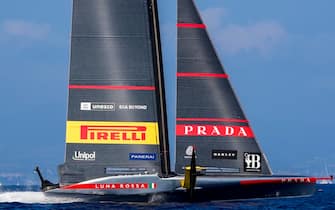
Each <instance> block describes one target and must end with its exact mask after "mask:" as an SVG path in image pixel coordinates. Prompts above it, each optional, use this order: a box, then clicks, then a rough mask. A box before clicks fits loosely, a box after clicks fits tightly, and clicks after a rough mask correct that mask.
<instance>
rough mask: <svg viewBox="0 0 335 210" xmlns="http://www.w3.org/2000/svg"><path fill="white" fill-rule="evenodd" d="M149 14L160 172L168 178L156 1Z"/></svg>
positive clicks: (167, 146)
mask: <svg viewBox="0 0 335 210" xmlns="http://www.w3.org/2000/svg"><path fill="white" fill-rule="evenodd" d="M149 13H150V16H149V18H150V21H151V23H152V24H151V33H152V36H153V37H152V39H153V57H154V59H153V62H154V65H155V67H156V71H154V74H155V76H156V78H157V79H156V80H155V83H156V86H157V87H158V91H157V92H156V97H157V100H158V104H157V106H159V107H158V109H157V114H158V118H159V131H160V132H159V137H160V138H159V139H160V144H159V145H160V152H161V162H162V165H161V170H162V174H161V175H162V176H163V177H168V176H169V175H170V174H171V169H170V156H169V152H170V150H169V144H168V141H169V137H168V127H167V123H166V122H167V115H166V102H165V92H164V73H163V63H162V55H161V52H162V50H161V43H160V31H159V18H158V8H157V2H156V0H150V4H149Z"/></svg>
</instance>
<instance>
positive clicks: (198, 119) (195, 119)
mask: <svg viewBox="0 0 335 210" xmlns="http://www.w3.org/2000/svg"><path fill="white" fill-rule="evenodd" d="M177 121H205V122H241V123H248V122H249V121H248V120H241V119H232V118H177Z"/></svg>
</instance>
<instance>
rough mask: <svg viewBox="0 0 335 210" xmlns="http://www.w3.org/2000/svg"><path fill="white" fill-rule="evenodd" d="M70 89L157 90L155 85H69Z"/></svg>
mask: <svg viewBox="0 0 335 210" xmlns="http://www.w3.org/2000/svg"><path fill="white" fill-rule="evenodd" d="M69 89H95V90H155V89H156V88H155V86H123V85H69Z"/></svg>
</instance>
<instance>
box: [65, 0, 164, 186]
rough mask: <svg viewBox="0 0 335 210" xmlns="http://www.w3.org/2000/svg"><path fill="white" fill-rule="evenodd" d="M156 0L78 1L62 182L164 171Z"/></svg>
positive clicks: (72, 44) (75, 7)
mask: <svg viewBox="0 0 335 210" xmlns="http://www.w3.org/2000/svg"><path fill="white" fill-rule="evenodd" d="M152 2H154V1H153V0H94V1H93V0H74V1H73V19H72V34H71V61H70V74H69V76H70V79H69V96H68V97H69V99H68V117H67V127H66V153H65V163H64V164H62V165H60V166H59V173H60V176H61V180H60V183H61V185H65V184H71V183H76V182H80V181H84V180H88V179H93V178H98V177H105V176H110V175H120V174H139V173H161V156H160V141H161V140H162V139H161V135H160V127H159V125H160V122H159V121H160V117H159V113H160V112H162V110H160V107H161V106H159V103H160V101H159V97H158V89H159V88H160V86H159V85H157V84H158V83H159V82H158V81H157V79H156V77H157V76H156V75H157V71H158V70H157V67H156V64H155V63H156V61H155V59H157V55H156V54H155V53H156V50H155V47H156V46H155V45H154V41H153V39H154V32H153V31H154V28H153V27H154V26H153V23H152V18H153V14H152ZM163 111H164V110H163Z"/></svg>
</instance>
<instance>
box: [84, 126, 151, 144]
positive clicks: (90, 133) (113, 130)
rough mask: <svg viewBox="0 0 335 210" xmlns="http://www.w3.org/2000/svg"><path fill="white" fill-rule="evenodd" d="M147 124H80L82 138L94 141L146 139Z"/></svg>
mask: <svg viewBox="0 0 335 210" xmlns="http://www.w3.org/2000/svg"><path fill="white" fill-rule="evenodd" d="M146 131H147V128H146V127H145V126H103V125H102V126H100V125H99V126H98V125H96V126H95V125H82V126H80V139H81V140H92V141H130V142H131V141H145V140H146Z"/></svg>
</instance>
